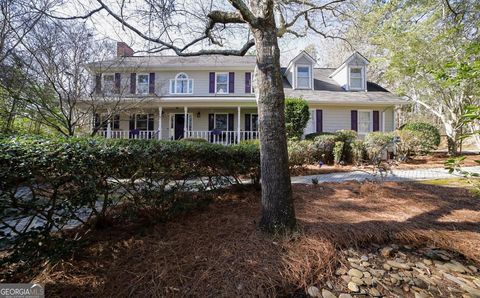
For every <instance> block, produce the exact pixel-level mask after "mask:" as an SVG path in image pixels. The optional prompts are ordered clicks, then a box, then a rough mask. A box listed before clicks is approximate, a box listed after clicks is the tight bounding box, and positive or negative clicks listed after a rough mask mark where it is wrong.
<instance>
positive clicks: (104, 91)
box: [101, 72, 115, 94]
mask: <svg viewBox="0 0 480 298" xmlns="http://www.w3.org/2000/svg"><path fill="white" fill-rule="evenodd" d="M105 76H112V77H113V80H112V83H113V85H112V89H111V90H108V91H106V90H105ZM101 87H102V92H103V93H105V94H114V92H113V90H114V89H115V74H114V73H113V72H112V73H110V72H107V73H102V86H101Z"/></svg>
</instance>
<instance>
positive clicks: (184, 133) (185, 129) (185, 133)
mask: <svg viewBox="0 0 480 298" xmlns="http://www.w3.org/2000/svg"><path fill="white" fill-rule="evenodd" d="M183 114H184V115H185V121H184V122H183V138H186V137H187V129H188V107H187V106H185V107H184V108H183Z"/></svg>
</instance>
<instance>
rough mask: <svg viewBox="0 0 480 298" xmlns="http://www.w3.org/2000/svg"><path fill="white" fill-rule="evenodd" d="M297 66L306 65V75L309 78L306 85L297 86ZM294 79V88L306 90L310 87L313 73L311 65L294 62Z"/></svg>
mask: <svg viewBox="0 0 480 298" xmlns="http://www.w3.org/2000/svg"><path fill="white" fill-rule="evenodd" d="M299 67H308V75H309V80H308V85H309V86H308V87H298V68H299ZM294 77H295V79H294V81H295V89H303V90H308V89H312V86H313V75H312V66H311V65H308V64H296V65H295V73H294Z"/></svg>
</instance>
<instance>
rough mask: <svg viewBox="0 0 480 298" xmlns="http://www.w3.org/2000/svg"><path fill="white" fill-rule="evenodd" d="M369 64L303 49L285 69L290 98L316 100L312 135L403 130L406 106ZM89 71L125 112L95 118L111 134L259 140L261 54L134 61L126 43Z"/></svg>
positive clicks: (99, 94) (102, 94) (102, 96)
mask: <svg viewBox="0 0 480 298" xmlns="http://www.w3.org/2000/svg"><path fill="white" fill-rule="evenodd" d="M368 64H369V62H368V60H367V59H366V58H364V57H363V56H362V55H360V54H359V53H356V52H355V53H353V54H352V55H351V56H350V57H349V58H348V59H347V60H346V61H345V62H344V63H343V64H342V65H341V66H340V67H338V68H336V69H332V68H317V67H315V60H314V59H313V58H312V57H310V56H309V55H308V54H307V53H305V52H301V53H300V54H299V55H297V56H296V57H295V58H294V59H292V60H291V61H290V63H289V64H288V65H287V67H285V68H283V69H282V70H283V77H284V86H285V95H286V96H287V97H301V98H304V99H306V100H307V101H308V103H309V107H310V114H311V117H310V121H309V123H308V125H307V128H306V129H305V134H308V133H312V132H334V131H336V130H339V129H353V130H356V131H357V132H358V133H359V135H360V136H361V135H364V134H366V133H368V132H370V131H392V130H394V129H395V125H394V123H395V119H394V117H395V116H394V115H395V112H394V110H395V106H396V105H399V104H403V103H404V101H403V100H401V99H400V98H398V97H396V96H394V95H393V94H391V93H390V92H388V91H387V90H385V89H383V88H382V87H380V86H378V85H377V84H374V83H371V82H368V81H367V67H368ZM88 68H89V70H90V71H91V72H92V74H93V75H94V76H95V92H94V93H95V97H96V98H97V100H103V101H104V102H105V111H107V110H108V109H109V106H108V104H111V105H112V107H111V108H112V109H113V108H115V110H118V111H119V113H118V114H115V115H114V117H110V118H111V120H107V121H103V119H105V117H104V116H103V115H102V113H101V112H100V113H97V114H96V115H95V121H94V122H95V123H94V125H98V126H101V128H102V129H101V130H100V133H101V134H102V135H104V136H105V137H109V138H147V139H162V140H176V139H181V138H204V139H207V140H209V141H211V142H218V143H224V144H230V143H236V142H239V141H241V140H245V139H255V138H258V137H259V135H258V114H257V108H256V100H255V94H254V92H255V91H254V89H253V84H252V80H253V72H254V68H255V56H243V57H237V56H198V57H178V56H133V51H132V49H130V48H129V47H128V46H127V45H126V44H124V43H118V45H117V58H115V59H112V60H108V61H100V62H94V63H91V64H89V65H88ZM111 98H118V99H119V100H107V99H111ZM120 99H121V100H120ZM132 103H133V104H132ZM122 105H123V106H124V107H125V108H123V109H122V108H121V106H122ZM119 107H120V109H119ZM127 107H131V108H127Z"/></svg>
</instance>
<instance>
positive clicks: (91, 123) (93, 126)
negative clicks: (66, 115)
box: [90, 113, 95, 133]
mask: <svg viewBox="0 0 480 298" xmlns="http://www.w3.org/2000/svg"><path fill="white" fill-rule="evenodd" d="M90 120H91V121H90V133H93V131H94V130H95V113H93V115H92V119H90Z"/></svg>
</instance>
